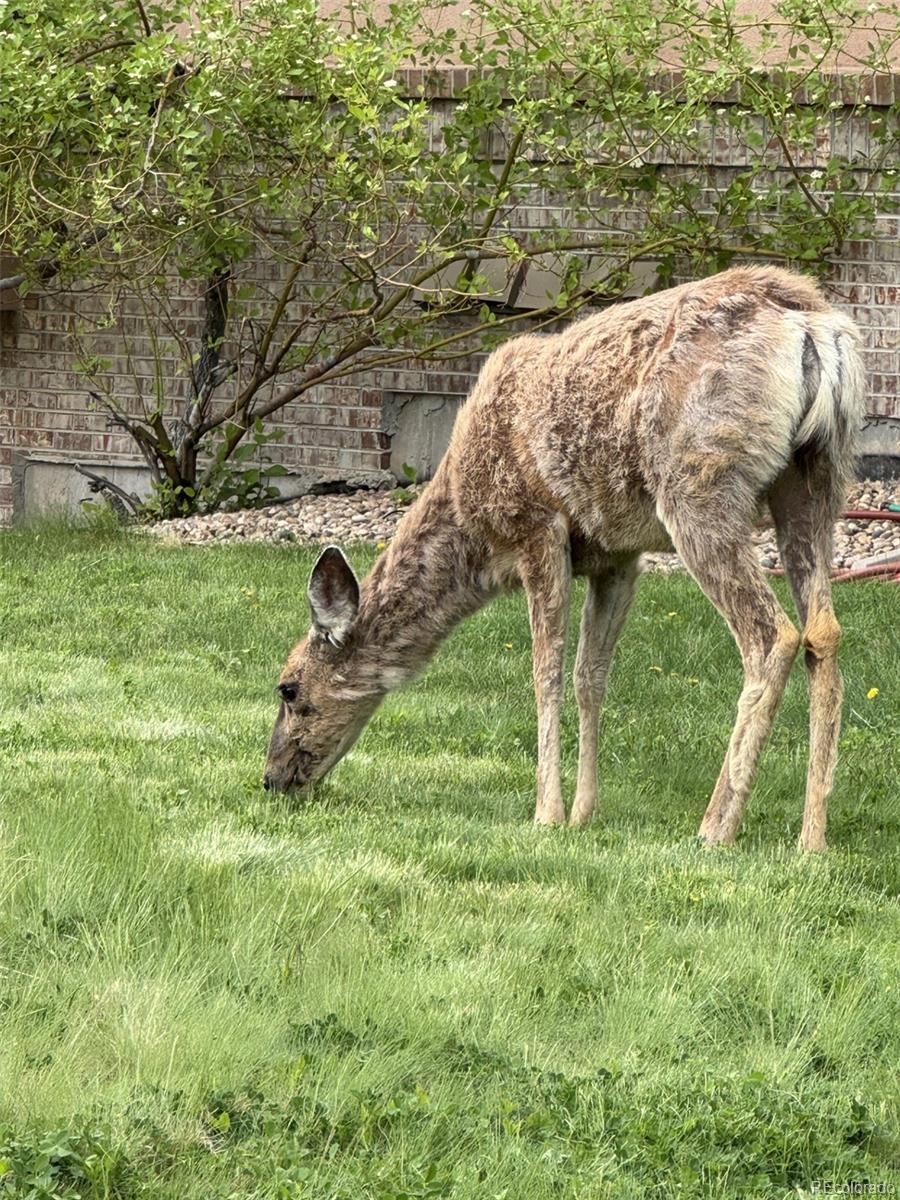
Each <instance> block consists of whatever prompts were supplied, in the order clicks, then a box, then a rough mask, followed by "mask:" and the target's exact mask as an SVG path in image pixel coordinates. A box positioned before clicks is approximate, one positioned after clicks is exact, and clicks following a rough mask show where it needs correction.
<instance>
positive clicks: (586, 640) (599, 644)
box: [569, 559, 638, 825]
mask: <svg viewBox="0 0 900 1200" xmlns="http://www.w3.org/2000/svg"><path fill="white" fill-rule="evenodd" d="M637 573H638V570H637V560H636V559H635V561H634V562H630V563H628V564H627V565H625V566H623V567H619V568H616V569H615V570H613V571H611V572H610V573H609V574H606V575H598V576H593V575H592V576H591V577H590V578H589V579H588V586H587V595H586V596H585V598H584V608H583V609H582V611H581V635H580V637H579V639H578V654H577V655H576V657H575V698H576V699H577V701H578V735H579V736H578V784H577V786H576V789H575V803H574V804H573V805H572V815H571V817H570V818H569V821H570V823H571V824H572V825H584V824H586V822H588V821H589V820H590V819H591V816H592V815H593V812H594V809H595V808H596V807H597V741H598V734H599V723H600V706H601V705H602V703H603V697H604V695H605V693H606V680H607V676H608V675H609V668H610V664H611V663H612V657H613V652H614V650H615V648H616V641H617V640H618V637H619V634H620V633H621V632H622V627H623V625H624V624H625V618H626V617H627V616H628V610H629V608H630V607H631V601H632V599H633V597H634V585H635V581H636V579H637Z"/></svg>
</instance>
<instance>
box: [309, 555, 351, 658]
mask: <svg viewBox="0 0 900 1200" xmlns="http://www.w3.org/2000/svg"><path fill="white" fill-rule="evenodd" d="M309 607H310V609H311V611H312V619H313V625H314V627H315V628H316V629H317V630H318V631H319V632H320V633H321V634H323V635H324V637H325V638H326V639H327V640H328V641H329V642H332V643H333V644H334V645H335V646H340V645H342V643H343V642H344V641H346V639H347V635H348V634H349V632H350V628H351V626H352V625H353V622H354V621H355V620H356V614H357V611H358V610H359V584H358V583H357V581H356V576H355V575H354V574H353V568H352V567H351V566H350V564H349V563H348V562H347V560H346V558H344V556H343V554H342V553H341V551H340V550H339V549H338V548H337V546H327V547H326V548H325V549H324V550H323V551H322V553H321V555H320V556H319V561H318V562H317V563H316V565H315V566H314V567H313V569H312V574H311V575H310V577H309Z"/></svg>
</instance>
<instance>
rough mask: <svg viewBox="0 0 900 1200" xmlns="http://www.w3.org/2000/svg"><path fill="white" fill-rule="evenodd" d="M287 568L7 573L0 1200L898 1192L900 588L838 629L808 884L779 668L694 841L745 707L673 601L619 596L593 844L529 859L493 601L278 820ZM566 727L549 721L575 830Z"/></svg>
mask: <svg viewBox="0 0 900 1200" xmlns="http://www.w3.org/2000/svg"><path fill="white" fill-rule="evenodd" d="M353 558H354V560H355V562H356V565H357V566H358V567H359V568H360V569H364V568H365V567H366V566H367V564H368V563H369V561H370V560H371V552H370V551H368V550H366V549H364V548H362V549H359V550H358V551H357V552H355V553H354V554H353ZM310 562H311V557H310V555H309V554H308V553H306V552H304V551H299V550H297V549H296V548H291V547H286V548H278V549H274V548H265V547H219V548H213V549H206V548H203V549H188V548H181V547H169V546H165V545H160V544H158V543H156V542H155V541H150V540H149V539H144V538H141V537H140V536H138V535H124V534H120V535H117V534H115V533H112V532H109V531H101V532H91V531H78V532H71V531H66V530H64V529H61V528H58V527H56V528H54V527H44V528H38V529H34V530H29V531H25V532H22V533H7V534H4V535H3V536H2V537H0V571H2V577H0V628H2V645H0V1196H6V1195H9V1196H11V1197H23V1198H24V1197H35V1198H40V1197H48V1196H63V1195H69V1196H74V1195H76V1194H78V1195H80V1196H83V1197H85V1198H95V1197H122V1198H128V1200H131V1198H137V1197H165V1198H169V1197H171V1198H172V1200H176V1198H177V1200H194V1198H196V1200H201V1198H203V1200H208V1198H210V1197H223V1198H224V1197H237V1196H240V1197H260V1198H263V1197H266V1198H268V1197H272V1198H276V1197H277V1198H287V1197H310V1198H311V1200H325V1198H329V1200H331V1198H346V1200H350V1198H353V1200H359V1198H371V1200H392V1198H399V1197H425V1196H429V1197H453V1198H462V1197H466V1198H468V1197H473V1198H474V1197H478V1198H479V1200H480V1198H482V1197H486V1198H493V1197H506V1198H508V1200H531V1198H532V1197H533V1198H535V1200H541V1198H544V1197H547V1198H550V1197H554V1198H557V1197H566V1198H568V1197H571V1198H573V1200H575V1198H578V1200H584V1198H588V1197H590V1198H594V1197H597V1198H606V1197H609V1198H613V1197H615V1198H632V1197H634V1198H638V1197H640V1198H641V1200H643V1198H646V1197H650V1198H659V1200H663V1198H665V1200H668V1198H669V1197H673V1196H683V1197H698V1198H700V1197H729V1198H731V1197H733V1198H735V1200H736V1198H738V1197H742V1198H743V1197H759V1198H764V1197H765V1198H768V1197H787V1196H798V1195H807V1194H812V1191H813V1188H814V1183H815V1181H817V1180H833V1181H836V1182H838V1183H840V1182H844V1181H851V1180H852V1181H858V1182H861V1181H870V1182H873V1183H877V1182H883V1183H890V1184H893V1185H895V1186H900V1138H898V1130H900V1119H898V1118H900V1096H898V1072H897V1066H898V1063H900V978H898V974H900V973H898V962H900V936H898V935H900V920H898V915H900V906H898V903H897V896H898V891H900V866H898V862H900V859H898V853H897V852H898V844H900V843H898V819H900V804H898V794H897V793H898V787H897V779H898V766H900V763H898V757H900V754H898V732H897V731H898V695H900V654H898V629H900V622H898V617H900V603H898V601H900V593H898V590H897V589H892V588H891V587H890V586H888V585H882V584H857V585H852V586H850V585H848V586H844V587H842V588H841V589H840V590H839V592H838V593H837V600H838V606H839V616H840V619H841V621H842V623H843V625H844V627H845V631H846V636H845V641H844V648H843V665H844V672H845V681H846V706H845V728H844V734H843V739H842V757H841V763H840V767H839V774H838V781H837V787H836V791H835V795H834V799H833V804H832V819H831V828H830V840H831V849H830V851H829V852H828V853H827V855H825V856H822V857H818V858H812V857H808V858H804V857H801V856H799V855H798V854H797V853H796V852H795V850H794V843H795V840H796V836H797V833H798V830H799V825H800V818H801V809H802V795H803V784H804V777H805V756H806V703H805V688H804V685H803V678H802V672H801V671H800V670H798V671H797V672H795V677H794V678H792V680H791V683H790V686H789V688H788V692H787V695H786V697H785V701H784V704H783V707H782V709H781V711H780V713H779V718H778V722H777V725H776V730H775V733H774V735H773V737H772V740H771V742H770V745H769V748H768V750H767V752H766V754H765V758H764V761H763V764H762V768H761V772H760V778H759V780H758V783H757V785H756V788H755V790H754V793H753V796H752V798H751V802H750V805H749V807H748V812H747V817H746V820H745V824H744V827H743V830H742V835H741V838H740V843H739V845H738V847H737V848H735V849H733V850H730V851H717V852H710V851H707V850H703V849H702V848H699V847H698V846H697V845H695V843H694V840H693V834H694V832H695V829H696V826H697V824H698V822H699V819H700V816H701V815H702V811H703V807H704V804H705V800H706V797H707V794H708V791H709V789H710V787H711V785H712V782H713V781H714V778H715V775H716V772H717V770H718V767H719V764H720V760H721V756H722V753H723V750H724V746H725V743H726V742H727V737H728V733H729V731H730V727H731V722H732V716H733V710H734V704H735V700H736V697H737V692H738V690H739V687H740V670H739V663H738V658H737V653H736V651H735V649H734V647H733V643H732V641H731V638H730V636H729V634H728V632H727V630H726V629H725V627H724V625H723V624H722V622H721V621H720V620H719V618H718V617H717V616H716V615H715V614H714V613H713V611H712V609H711V608H710V606H709V605H708V603H707V602H706V601H705V600H704V599H703V597H702V596H701V595H700V593H699V592H698V590H697V589H696V587H695V586H694V585H693V584H692V583H691V581H690V580H688V579H686V578H681V577H675V578H661V577H648V578H645V579H644V580H643V581H642V584H641V588H640V596H639V599H638V602H637V605H636V608H635V611H634V615H633V617H632V619H631V622H630V624H629V627H628V629H627V631H626V634H625V635H624V638H623V641H622V645H621V649H620V653H619V655H618V658H617V660H616V664H615V668H614V672H613V678H612V682H611V689H610V694H609V698H608V703H607V706H606V712H605V729H604V738H603V745H602V751H601V764H600V767H601V788H602V802H601V811H600V813H599V816H598V818H597V819H596V820H595V822H594V823H593V824H592V825H591V826H590V827H589V828H588V829H586V830H582V831H577V830H566V829H559V830H537V829H535V828H533V827H532V825H531V824H530V816H531V811H532V806H533V773H534V757H535V727H534V716H533V701H532V699H531V696H530V686H529V679H530V667H529V651H528V647H529V638H528V630H527V621H526V618H525V614H524V606H523V604H522V602H521V598H518V597H513V598H509V599H504V600H501V601H498V602H496V603H495V604H494V605H493V606H492V607H490V608H489V609H487V610H486V611H485V612H483V613H481V614H479V615H478V616H476V617H474V618H473V619H471V620H470V621H469V622H468V623H467V624H465V625H464V626H462V627H461V628H460V630H459V631H458V632H457V633H456V634H455V636H454V637H453V638H452V639H451V641H450V642H449V643H448V644H447V646H446V647H445V648H444V650H443V651H442V652H441V654H440V655H439V657H438V658H437V660H436V661H435V662H434V664H433V665H432V667H431V668H430V669H429V671H428V672H427V674H426V675H425V676H424V677H423V679H422V680H420V681H419V682H418V683H417V684H415V685H414V686H412V687H410V688H408V689H407V690H405V691H403V692H401V693H399V694H397V695H395V696H394V697H392V698H391V699H390V700H389V701H388V702H387V703H386V704H385V706H384V707H383V709H382V710H380V712H379V714H378V715H377V717H376V718H375V720H374V721H373V723H372V725H371V727H370V729H369V730H368V731H367V733H366V734H365V736H364V738H363V739H362V740H361V741H360V742H359V743H358V745H357V747H356V749H355V750H354V752H353V753H352V754H351V755H350V756H349V757H348V758H347V759H346V760H345V762H344V763H342V764H341V765H340V767H339V768H338V769H337V770H336V771H335V772H334V775H333V776H332V778H331V779H330V781H329V782H328V783H327V784H326V785H325V786H324V787H323V788H322V789H321V790H320V791H319V793H318V794H317V795H316V797H315V799H314V800H311V801H307V802H298V801H294V800H290V799H285V798H272V797H270V796H268V795H267V794H265V793H263V791H262V790H261V787H260V775H261V770H262V760H263V754H264V749H265V742H266V738H267V735H268V732H269V728H270V723H271V721H272V719H273V717H274V699H273V693H272V687H273V684H274V681H275V678H276V676H277V671H278V669H279V667H280V664H281V661H282V659H283V657H284V655H285V653H286V651H287V649H288V647H289V646H290V644H291V643H292V641H293V640H294V638H295V637H296V636H298V635H299V634H300V633H301V632H302V631H303V628H304V626H305V623H306V605H305V598H304V590H305V580H306V576H307V573H308V570H309V566H310ZM876 687H877V688H878V689H879V691H878V695H877V696H875V697H874V698H873V699H867V694H868V693H869V691H870V690H871V689H873V688H876ZM575 728H576V722H575V720H574V713H573V709H572V705H571V701H569V702H568V703H567V710H566V734H565V747H564V751H565V760H566V769H565V770H566V784H567V787H568V791H569V793H570V794H571V791H572V788H573V785H574V766H575V752H576V744H575Z"/></svg>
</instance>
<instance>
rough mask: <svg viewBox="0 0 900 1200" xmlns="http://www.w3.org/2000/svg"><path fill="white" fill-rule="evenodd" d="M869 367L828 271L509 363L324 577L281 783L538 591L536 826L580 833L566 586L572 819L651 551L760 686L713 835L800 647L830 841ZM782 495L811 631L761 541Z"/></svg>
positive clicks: (587, 802)
mask: <svg viewBox="0 0 900 1200" xmlns="http://www.w3.org/2000/svg"><path fill="white" fill-rule="evenodd" d="M863 386H864V385H863V371H862V366H861V362H860V357H859V353H858V350H857V335H856V332H855V329H854V326H853V324H852V323H851V322H850V321H849V320H848V319H847V318H845V317H844V316H841V315H840V314H838V313H837V312H835V311H834V310H833V309H832V308H831V307H830V306H829V305H828V304H827V303H826V302H825V300H824V299H823V297H822V295H821V293H820V292H819V290H818V288H817V287H816V285H815V284H814V283H813V282H812V281H811V280H809V279H806V278H804V277H802V276H799V275H794V274H791V273H789V272H787V271H783V270H778V269H776V268H770V267H758V268H752V267H748V268H744V267H738V268H735V269H733V270H729V271H725V272H723V273H722V274H720V275H716V276H713V277H712V278H710V279H704V280H702V281H700V282H697V283H689V284H685V285H684V286H681V287H675V288H672V289H670V290H668V291H664V292H660V293H658V294H656V295H653V296H650V297H647V298H644V299H641V300H635V301H633V302H631V303H628V304H624V305H619V306H615V307H612V308H608V309H606V310H604V311H603V312H600V313H598V314H596V315H591V316H588V317H586V318H584V319H581V320H578V321H576V322H574V323H573V324H572V325H570V326H569V327H568V328H567V329H566V330H565V331H564V332H562V333H558V334H550V335H545V336H534V335H525V336H522V337H517V338H515V339H513V340H511V341H509V342H507V343H506V344H505V345H504V346H502V347H501V348H500V349H498V350H495V351H494V352H493V353H492V354H491V355H490V357H489V358H488V359H487V362H486V363H485V365H484V368H483V370H482V371H481V374H480V376H479V378H478V380H477V382H476V384H475V387H474V390H473V392H472V395H471V397H470V398H469V400H468V401H467V403H466V404H465V405H464V406H463V407H462V409H461V410H460V413H459V416H458V417H457V421H456V425H455V428H454V431H453V437H452V440H451V442H450V446H449V449H448V450H447V453H446V456H445V457H444V459H443V461H442V462H441V464H440V467H439V468H438V471H437V473H436V474H435V476H434V479H433V480H432V482H431V483H430V484H429V485H428V487H427V488H426V489H425V491H424V492H423V494H422V496H421V497H420V498H419V499H418V500H417V501H416V503H415V504H414V505H413V507H412V508H411V509H410V511H409V512H408V513H407V514H406V515H405V517H404V518H403V520H402V521H401V522H400V525H399V526H398V529H397V533H396V536H395V537H394V540H393V541H392V542H391V544H390V546H389V548H388V549H387V551H386V552H385V553H384V554H383V555H382V556H381V557H380V558H379V559H378V561H377V562H376V564H375V566H374V567H373V569H372V571H371V572H370V574H369V575H368V577H367V578H366V579H365V580H364V581H363V582H362V584H358V583H357V580H356V578H355V576H354V574H353V571H352V570H351V568H350V566H349V564H348V563H347V561H346V560H345V558H344V557H343V555H342V554H341V552H340V550H338V549H336V548H335V547H329V548H328V549H326V550H325V551H324V553H323V554H322V556H321V557H320V558H319V561H318V562H317V563H316V566H315V568H314V570H313V572H312V576H311V578H310V582H309V603H310V607H311V610H312V627H311V629H310V632H309V634H308V636H307V637H306V638H304V639H303V641H301V642H300V643H299V645H298V646H296V647H295V649H294V650H293V651H292V652H291V654H290V657H289V658H288V660H287V664H286V665H285V668H284V670H283V672H282V675H281V682H280V683H279V685H278V690H279V692H280V693H281V709H280V711H279V714H278V718H277V720H276V723H275V728H274V731H273V734H272V739H271V744H270V747H269V754H268V762H267V765H266V774H265V781H264V782H265V786H266V787H275V788H281V789H285V788H289V787H292V786H299V787H304V786H306V785H308V784H310V783H312V782H313V781H315V780H317V779H320V778H321V777H322V776H323V775H325V773H326V772H327V771H329V770H330V769H331V767H333V766H334V764H335V763H336V762H337V761H338V759H339V758H340V757H341V756H342V755H343V754H345V753H346V751H347V750H348V749H349V747H350V746H351V745H352V744H353V742H354V741H355V740H356V738H357V737H358V736H359V734H360V732H361V730H362V728H363V726H364V725H365V723H366V721H367V720H368V719H369V717H371V715H372V713H373V712H374V711H375V709H376V708H377V706H378V704H379V703H380V701H381V699H382V698H383V697H384V695H385V694H386V693H387V692H389V691H391V690H392V689H393V688H396V687H397V686H398V685H400V684H402V683H404V682H406V681H407V680H409V679H412V678H413V677H414V676H415V675H416V674H417V673H418V672H419V671H421V669H422V668H423V666H424V665H425V663H426V662H427V661H428V659H429V658H430V657H431V656H432V655H433V654H434V652H435V650H436V649H437V647H438V646H439V645H440V643H441V641H442V640H443V638H444V637H445V636H446V635H447V634H448V633H449V631H450V630H451V629H452V628H453V627H454V626H455V625H456V624H457V623H458V622H459V621H461V620H463V618H464V617H467V616H468V615H469V614H471V613H473V612H475V611H476V610H477V609H479V608H481V606H482V605H484V604H486V603H487V602H488V601H489V600H490V599H491V598H492V597H493V596H495V595H496V594H497V593H498V592H499V591H501V590H502V589H504V588H507V587H509V586H510V585H513V584H515V583H521V584H522V585H523V586H524V588H525V592H526V595H527V600H528V612H529V617H530V621H531V630H532V639H533V675H534V690H535V694H536V699H537V721H538V762H537V808H536V812H535V820H536V821H538V822H546V823H554V822H562V821H564V820H565V817H566V812H565V808H564V805H563V798H562V793H561V789H560V749H559V747H560V726H559V722H560V702H561V697H562V690H563V655H564V649H565V640H566V623H567V620H568V616H569V599H570V586H571V579H572V576H573V574H574V575H585V576H587V595H586V599H585V602H584V610H583V613H582V618H581V635H580V640H579V644H578V653H577V658H576V663H575V694H576V697H577V701H578V712H579V722H580V729H579V733H580V750H579V762H578V781H577V786H576V790H575V800H574V804H573V806H572V810H571V815H570V820H571V822H572V823H573V824H581V823H583V822H585V821H587V820H588V819H589V818H590V816H591V814H592V813H593V811H594V808H595V805H596V802H597V738H598V721H599V714H600V705H601V703H602V700H603V695H604V691H605V688H606V679H607V674H608V672H609V668H610V662H611V660H612V656H613V650H614V647H615V644H616V639H617V637H618V635H619V633H620V631H621V629H622V626H623V623H624V621H625V617H626V614H627V612H628V608H629V605H630V603H631V599H632V594H633V591H634V586H635V580H636V577H637V575H638V560H639V556H640V554H641V552H642V551H654V550H655V551H661V550H671V549H673V548H674V549H675V550H677V552H678V554H679V555H680V556H681V559H682V561H683V562H684V565H685V566H686V567H687V569H688V570H689V571H690V572H691V574H692V575H693V576H694V578H695V579H696V581H697V583H698V584H699V585H700V587H701V588H702V589H703V591H704V592H705V593H706V595H707V596H708V597H709V599H710V600H711V601H712V603H713V604H714V605H715V607H716V608H717V609H718V610H719V612H720V613H721V615H722V616H723V617H724V618H725V620H726V621H727V622H728V624H729V626H730V627H731V631H732V633H733V635H734V638H735V641H736V642H737V645H738V648H739V650H740V653H741V658H742V662H743V669H744V686H743V690H742V692H741V696H740V700H739V702H738V708H737V719H736V721H735V726H734V731H733V733H732V735H731V741H730V744H729V746H728V751H727V753H726V755H725V761H724V764H723V766H722V770H721V773H720V774H719V778H718V782H717V783H716V786H715V788H714V790H713V794H712V799H711V800H710V802H709V807H708V808H707V810H706V814H705V816H704V818H703V822H702V824H701V826H700V837H701V838H703V839H705V840H706V841H707V842H731V841H733V839H734V837H735V834H736V832H737V828H738V824H739V822H740V819H741V813H742V811H743V808H744V803H745V801H746V799H747V793H748V791H749V789H750V785H751V783H752V780H753V776H754V772H755V769H756V764H757V759H758V757H759V754H760V751H761V749H762V746H763V743H764V741H765V739H766V737H767V735H768V733H769V730H770V728H771V725H772V721H773V718H774V715H775V709H776V707H777V705H778V701H779V699H780V697H781V694H782V691H783V690H784V686H785V682H786V680H787V677H788V673H789V671H790V668H791V664H792V663H793V661H794V657H795V655H796V653H797V650H798V647H799V646H800V644H801V643H802V644H803V646H804V647H805V651H806V671H807V676H808V684H809V703H810V755H809V770H808V778H807V787H806V806H805V811H804V816H803V828H802V832H801V835H800V844H801V846H802V847H804V848H805V849H807V850H821V849H823V848H824V845H825V818H826V803H827V799H828V795H829V792H830V790H831V785H832V777H833V774H834V767H835V761H836V757H837V741H838V732H839V728H840V718H841V694H842V690H841V677H840V674H839V671H838V666H837V660H836V655H837V648H838V641H839V638H840V628H839V626H838V624H837V622H836V620H835V617H834V612H833V610H832V605H831V589H830V582H829V576H830V563H831V543H832V531H833V524H834V521H835V518H836V517H837V515H838V513H839V510H840V507H841V504H842V502H843V499H844V493H845V488H846V485H847V482H848V480H849V478H850V476H851V473H852V470H853V466H854V462H855V453H856V450H855V443H856V433H857V429H858V426H859V424H860V421H861V417H862V405H863ZM764 503H767V504H768V506H769V509H770V512H771V514H772V518H773V520H774V523H775V528H776V532H777V538H778V545H779V548H780V551H781V556H782V560H783V562H784V566H785V570H786V573H787V576H788V580H789V583H790V587H791V591H792V593H793V598H794V602H795V605H796V608H797V612H798V614H799V619H800V624H801V626H802V633H798V632H797V630H796V629H795V628H794V626H793V625H792V623H791V622H790V621H789V619H788V618H787V616H786V615H785V613H784V611H783V610H782V608H781V607H780V605H779V604H778V601H777V600H776V598H775V596H774V594H773V592H772V590H771V588H770V587H769V585H768V583H767V582H766V579H765V577H764V575H763V572H762V570H761V568H760V565H759V563H758V561H757V556H756V554H755V552H754V547H753V543H752V540H751V530H752V527H753V524H754V521H755V520H756V518H757V516H758V513H759V510H760V508H761V506H762V505H763V504H764Z"/></svg>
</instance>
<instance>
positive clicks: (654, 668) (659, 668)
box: [650, 667, 663, 675]
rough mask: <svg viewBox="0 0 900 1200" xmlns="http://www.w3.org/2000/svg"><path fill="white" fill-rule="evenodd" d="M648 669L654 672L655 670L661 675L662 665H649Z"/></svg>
mask: <svg viewBox="0 0 900 1200" xmlns="http://www.w3.org/2000/svg"><path fill="white" fill-rule="evenodd" d="M650 670H651V671H656V672H657V673H658V674H660V675H662V673H663V669H662V667H651V668H650Z"/></svg>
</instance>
